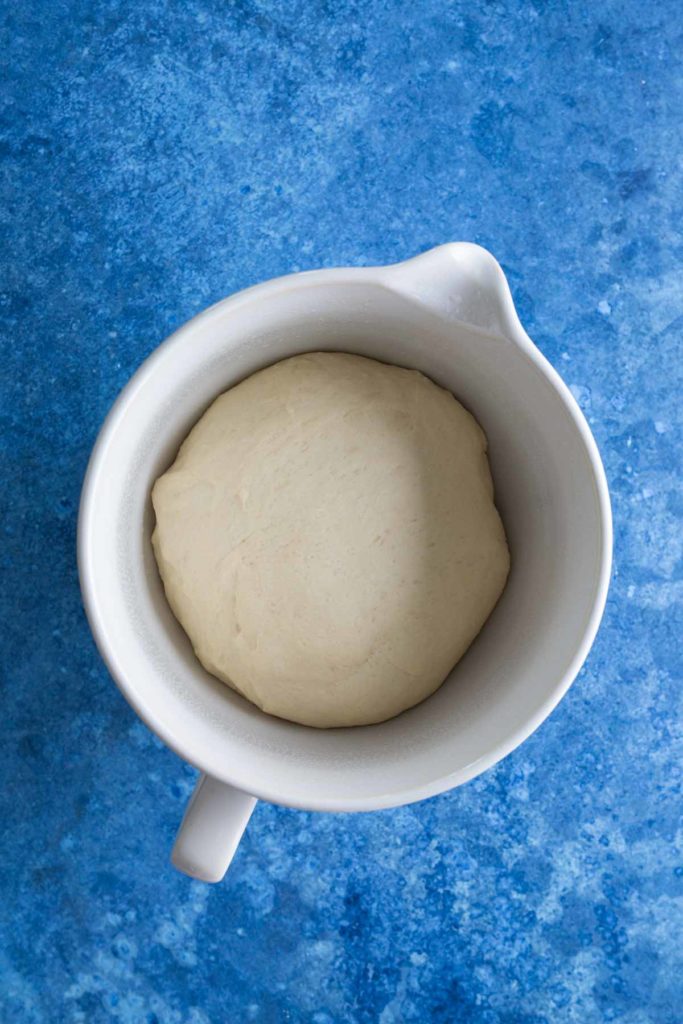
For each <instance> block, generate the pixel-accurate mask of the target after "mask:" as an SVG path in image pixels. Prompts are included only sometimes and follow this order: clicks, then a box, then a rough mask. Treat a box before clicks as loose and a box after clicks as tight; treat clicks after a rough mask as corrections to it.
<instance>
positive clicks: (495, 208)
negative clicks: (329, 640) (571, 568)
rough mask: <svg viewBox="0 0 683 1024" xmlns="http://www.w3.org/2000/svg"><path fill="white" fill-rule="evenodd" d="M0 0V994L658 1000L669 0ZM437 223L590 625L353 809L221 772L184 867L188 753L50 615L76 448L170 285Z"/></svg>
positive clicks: (283, 1015)
mask: <svg viewBox="0 0 683 1024" xmlns="http://www.w3.org/2000/svg"><path fill="white" fill-rule="evenodd" d="M2 7H3V11H4V14H2V24H3V28H2V53H3V57H4V58H5V63H6V67H7V75H8V85H5V88H4V90H3V96H2V110H3V113H2V121H1V124H0V154H1V157H2V164H1V174H2V178H1V182H2V184H1V186H0V187H1V189H2V206H1V212H0V218H1V220H0V224H1V226H0V232H1V237H2V278H3V284H2V310H1V312H2V324H3V337H4V347H3V357H2V363H1V364H0V374H1V380H2V392H3V398H2V408H1V416H2V447H1V451H2V459H3V463H4V473H5V474H6V479H5V481H4V482H3V488H2V498H3V506H4V513H3V535H2V552H1V558H2V569H3V576H2V585H1V588H0V607H1V613H2V634H3V636H2V662H3V676H2V717H1V719H0V722H1V725H0V728H1V729H2V734H3V738H2V746H1V753H0V757H1V761H2V764H1V773H2V783H3V784H2V792H1V793H0V812H1V815H2V830H1V832H2V835H1V839H0V854H1V861H0V862H1V864H2V876H1V881H0V891H1V894H2V900H1V903H0V927H1V935H0V975H1V978H0V1020H2V1022H3V1024H5V1022H8V1024H13V1022H15V1021H16V1022H19V1024H25V1022H26V1024H29V1022H40V1024H43V1022H49V1024H52V1022H62V1021H64V1022H74V1024H75V1022H85V1024H98V1022H100V1021H103V1022H109V1021H121V1022H125V1024H242V1022H246V1021H256V1022H266V1024H271V1022H272V1024H279V1022H281V1021H282V1022H297V1024H298V1022H306V1024H333V1022H334V1024H337V1022H344V1024H346V1022H349V1024H407V1022H418V1024H426V1022H432V1021H434V1022H446V1024H469V1022H482V1024H551V1022H552V1024H555V1022H565V1021H566V1022H576V1024H602V1022H604V1021H612V1020H613V1021H619V1022H622V1024H652V1022H656V1024H679V1022H681V1021H682V1020H683V982H682V981H681V978H682V977H683V963H682V962H681V948H680V946H681V935H682V934H683V912H682V902H681V901H682V899H683V867H681V857H680V847H678V848H677V846H676V833H677V828H679V827H680V824H681V821H680V816H681V755H682V753H683V744H682V742H681V731H680V728H681V718H680V712H679V710H678V709H677V703H678V702H679V700H680V668H681V654H680V641H681V619H682V617H683V616H682V614H681V600H682V593H683V579H682V576H683V573H682V555H683V533H682V531H681V511H682V509H683V496H682V495H681V490H680V477H678V478H677V472H679V471H680V467H681V462H680V455H681V440H682V424H681V404H680V398H681V395H680V386H681V366H682V361H683V360H682V349H681V337H682V334H683V283H682V279H681V273H680V271H681V262H682V257H683V239H682V236H681V214H682V201H683V190H682V180H681V166H682V164H681V158H682V147H681V116H680V115H681V109H683V90H682V88H681V53H682V52H683V50H682V46H683V40H682V30H683V18H682V16H681V13H680V10H681V9H680V5H679V3H678V2H676V0H663V2H660V3H654V4H643V3H641V2H639V0H619V2H612V0H607V2H601V3H582V2H579V3H573V2H571V0H566V2H562V0H557V2H552V0H549V2H547V3H544V2H542V0H533V2H530V3H526V2H523V0H496V2H489V3H486V4H476V3H475V4H472V3H471V2H469V3H466V2H464V0H455V2H446V0H425V2H421V3H401V2H398V0H371V2H367V3H366V2H354V0H297V2H292V3H281V2H277V0H240V2H237V0H235V2H219V0H185V2H182V3H181V2H178V0H176V2H171V0H169V2H164V0H148V2H145V0H141V2H134V0H129V2H114V0H100V2H97V3H95V2H83V0H81V2H79V0H51V2H49V3H47V2H43V0H22V3H20V4H13V3H9V2H6V3H4V4H3V5H2ZM450 239H469V240H473V241H477V242H480V243H482V244H483V245H485V246H487V247H488V248H490V249H491V250H492V251H493V252H494V253H495V254H496V255H497V256H498V258H499V259H500V260H501V262H502V263H503V265H504V267H505V269H506V271H507V273H508V274H509V277H510V281H511V284H512V288H513V292H514V296H515V300H516V302H517V304H518V307H519V310H520V314H521V317H522V320H523V321H524V323H525V325H526V326H527V328H528V330H529V333H530V334H531V336H532V337H533V338H534V339H535V341H536V342H537V343H538V344H539V345H540V347H541V348H542V349H543V351H544V352H545V354H546V355H547V356H548V357H549V358H550V359H551V360H552V362H553V363H554V364H555V366H556V367H558V369H559V370H560V372H561V373H562V374H563V376H564V378H565V380H566V381H567V382H568V383H569V384H570V385H571V387H572V390H573V392H574V394H575V395H576V397H577V398H578V400H579V402H580V403H581V405H582V407H583V409H584V411H585V412H586V415H587V416H588V419H589V421H590V423H591V425H592V427H593V430H594V432H595V434H596V437H597V439H598V443H599V445H600V447H601V449H602V452H603V455H604V458H605V462H606V468H607V473H608V476H609V480H610V484H611V489H612V497H613V504H614V514H615V520H616V524H615V525H616V551H615V555H616V560H615V571H614V579H613V585H612V590H611V595H610V599H609V603H608V607H607V613H606V617H605V621H604V624H603V627H602V631H601V633H600V635H599V638H598V641H597V643H596V645H595V648H594V650H593V653H592V654H591V657H590V659H589V661H588V663H587V665H586V667H585V669H584V670H583V672H582V673H581V675H580V677H579V679H578V680H577V682H576V684H575V686H574V687H573V689H572V691H571V692H570V694H569V696H568V697H567V699H566V700H565V701H564V702H563V703H562V705H561V706H560V708H559V709H558V710H557V711H556V712H555V714H554V715H553V716H552V718H551V719H550V720H549V721H548V722H547V723H546V724H545V725H544V726H543V727H542V728H541V730H540V731H539V732H538V733H537V734H536V735H535V736H534V737H533V738H532V739H531V740H530V741H529V742H528V743H527V744H525V745H524V746H523V747H522V748H521V749H519V750H517V751H516V752H515V753H514V754H513V755H512V756H511V757H509V758H508V759H507V760H506V761H504V762H503V763H502V764H501V765H499V766H498V767H497V768H496V769H494V770H492V771H490V772H488V773H487V774H486V775H485V776H484V777H482V778H480V779H478V780H476V781H475V782H472V783H470V784H469V785H467V786H465V787H464V788H462V789H460V790H458V791H456V792H453V793H450V794H448V795H445V796H442V797H439V798H437V799H433V800H430V801H428V802H426V803H424V804H421V805H418V806H414V807H410V808H405V809H400V810H396V811H388V812H384V813H378V814H372V815H367V816H343V815H340V816H316V815H310V814H302V813H296V812H293V811H287V810H282V809H279V808H276V807H271V806H266V805H261V806H259V807H258V809H257V810H256V813H255V815H254V818H253V819H252V823H251V825H250V827H249V829H248V832H247V835H246V837H245V840H244V842H243V844H242V846H241V848H240V851H239V853H238V855H237V858H236V861H235V862H234V865H233V867H232V869H231V871H230V874H229V877H228V878H227V880H226V881H225V883H224V884H222V885H219V886H216V887H209V886H206V885H203V884H200V883H196V882H190V881H189V880H188V879H186V878H184V877H182V876H180V875H178V874H175V873H174V872H173V871H172V870H171V868H170V867H169V866H168V864H167V855H168V851H169V846H170V843H171V840H172V836H173V833H174V830H175V827H176V824H177V822H178V819H179V817H180V815H181V812H182V808H183V805H184V803H185V801H186V798H187V796H188V793H189V792H190V789H191V787H192V782H193V777H194V776H193V771H192V770H191V769H189V768H188V767H186V766H184V765H183V764H181V763H180V762H179V761H178V760H177V759H176V758H175V757H174V756H173V755H172V754H171V753H169V752H168V751H166V750H164V749H162V747H161V746H160V744H159V743H158V742H157V741H156V740H155V739H154V737H152V736H151V735H150V734H149V733H148V732H147V730H146V729H145V728H144V727H143V726H142V725H141V724H140V723H139V722H138V721H136V719H135V717H134V715H133V713H132V711H130V710H129V708H128V707H127V705H126V704H125V703H124V701H123V698H122V697H120V696H119V694H118V691H117V690H116V689H115V687H114V686H113V684H112V683H111V681H110V679H109V677H108V675H107V673H106V671H105V669H104V667H103V665H102V664H101V662H100V660H99V658H98V656H97V654H96V652H95V649H94V646H93V643H92V641H91V639H90V636H89V633H88V629H87V626H86V623H85V619H84V616H83V613H82V611H81V605H80V600H79V593H78V585H77V578H76V568H75V559H74V540H75V520H76V509H77V502H78V495H79V488H80V484H81V479H82V475H83V471H84V469H85V465H86V460H87V456H88V451H89V448H90V446H91V444H92V442H93V440H94V438H95V435H96V432H97V430H98V427H99V425H100V423H101V421H102V419H103V417H104V415H105V413H106V411H107V408H108V406H109V405H110V403H111V402H112V400H113V398H114V397H115V395H116V393H117V392H118V390H119V388H120V387H121V385H122V384H123V383H124V382H125V381H126V379H127V378H128V377H129V375H130V374H131V373H132V372H133V370H134V369H135V368H136V367H137V366H138V364H139V363H140V361H141V360H142V359H143V357H144V356H146V355H147V353H149V352H150V351H151V350H152V349H153V348H154V346H155V345H157V344H158V342H159V341H161V340H162V339H163V338H164V336H165V335H167V334H168V333H169V332H170V331H172V330H173V328H174V327H176V326H177V325H178V324H180V323H181V322H183V321H184V320H186V319H187V318H188V317H190V316H191V315H193V314H194V313H196V312H197V311H199V310H200V309H202V307H204V306H206V305H207V304H209V303H211V302H214V301H216V300H217V299H219V298H221V297H222V296H224V295H226V294H228V293H230V292H232V291H234V290H235V289H238V288H241V287H243V286H244V285H248V284H251V283H253V282H256V281H259V280H262V279H265V278H268V277H271V276H273V275H276V274H282V273H285V272H288V271H291V270H295V269H298V268H309V267H317V266H333V265H335V264H369V263H376V262H384V261H392V260H396V259H400V258H401V257H406V256H409V255H411V254H413V253H415V252H417V251H419V250H422V249H425V248H427V247H428V246H431V245H434V244H435V243H438V242H442V241H446V240H450ZM679 835H680V833H679Z"/></svg>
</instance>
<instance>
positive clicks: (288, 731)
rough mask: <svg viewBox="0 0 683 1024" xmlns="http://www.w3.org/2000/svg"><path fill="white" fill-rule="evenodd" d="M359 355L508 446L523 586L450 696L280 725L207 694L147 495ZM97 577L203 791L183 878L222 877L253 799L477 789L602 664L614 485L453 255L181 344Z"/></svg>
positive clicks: (322, 287)
mask: <svg viewBox="0 0 683 1024" xmlns="http://www.w3.org/2000/svg"><path fill="white" fill-rule="evenodd" d="M325 349H327V350H343V351H348V352H355V353H359V354H361V355H365V356H371V357H373V358H375V359H380V360H383V361H384V362H389V363H396V364H398V365H400V366H407V367H412V368H415V369H418V370H421V371H422V372H423V373H425V374H426V375H427V376H429V377H431V378H432V380H434V381H436V382H437V383H438V384H441V385H442V386H443V387H445V388H448V389H449V390H451V391H452V392H453V393H454V394H455V395H456V396H457V397H458V398H459V399H460V400H461V401H462V402H463V404H464V405H465V406H466V407H467V408H469V409H470V410H471V411H472V412H473V413H474V415H475V416H476V418H477V419H478V420H479V422H480V423H481V424H482V426H483V427H484V430H485V431H486V433H487V435H488V439H489V446H490V459H491V466H492V471H493V477H494V482H495V488H496V502H497V504H498V507H499V509H500V512H501V516H502V518H503V521H504V523H505V528H506V531H507V535H508V539H509V542H510V548H511V553H512V571H511V574H510V578H509V581H508V584H507V587H506V589H505V591H504V593H503V596H502V598H501V600H500V602H499V604H498V606H497V607H496V609H495V611H494V613H493V615H492V616H491V618H490V619H489V621H488V623H487V624H486V626H485V627H484V629H483V630H482V632H481V634H480V636H479V637H478V639H477V640H476V641H475V643H474V644H473V646H472V647H471V648H470V650H469V651H468V653H467V654H466V655H465V657H464V658H463V659H462V660H461V661H460V662H459V664H458V665H457V666H456V668H455V669H454V670H453V672H452V673H451V676H450V677H449V679H448V680H447V681H446V682H445V683H444V685H443V686H442V687H441V688H440V689H439V690H438V691H437V692H436V693H435V694H434V695H433V696H432V697H430V698H429V699H428V700H427V701H425V702H424V703H422V704H420V705H418V706H417V707H415V708H413V709H411V710H409V711H407V712H405V713H403V714H402V715H400V716H399V717H398V718H395V719H392V720H391V721H389V722H384V723H382V724H381V725H374V726H366V727H363V728H352V729H336V730H329V731H328V730H323V731H320V730H316V729H312V728H308V727H306V726H301V725H294V724H292V723H289V722H285V721H282V720H281V719H277V718H273V717H270V716H268V715H266V714H264V713H263V712H261V711H259V710H258V709H257V708H256V707H254V706H253V705H251V704H250V703H248V702H247V701H245V700H244V699H243V698H241V697H239V696H238V695H237V694H236V693H234V692H233V691H232V690H230V689H229V688H228V687H226V686H225V685H223V684H222V683H220V682H218V681H217V680H216V679H214V678H213V677H212V676H210V675H208V674H207V673H206V672H205V671H204V670H203V668H202V667H201V665H200V664H199V662H198V661H197V659H196V658H195V656H194V654H193V652H192V650H191V647H190V644H189V642H188V639H187V637H186V636H185V634H184V632H183V631H182V629H181V628H180V627H179V625H178V624H177V622H176V620H175V619H174V617H173V615H172V614H171V612H170V610H169V607H168V605H167V603H166V600H165V597H164V593H163V589H162V586H161V582H160V579H159V576H158V573H157V569H156V564H155V561H154V556H153V554H152V549H151V544H150V534H151V529H152V525H153V513H152V509H151V504H150V497H149V495H150V488H151V486H152V483H153V482H154V480H155V479H156V478H157V476H159V474H160V473H162V472H163V470H164V469H166V467H167V466H168V465H169V464H170V462H171V461H172V460H173V458H174V456H175V454H176V451H177V449H178V446H179V444H180V442H181V441H182V439H183V438H184V437H185V436H186V434H187V433H188V431H189V429H190V427H191V426H192V425H193V424H194V423H195V421H196V420H197V419H198V418H199V416H200V415H201V414H202V412H203V411H204V409H205V408H206V407H207V405H208V404H209V403H210V402H211V401H212V400H213V399H214V398H215V397H216V395H217V394H219V393H220V392H221V391H224V390H225V389H226V388H229V387H231V386H232V385H233V384H236V383H237V382H238V381H240V380H242V379H243V378H244V377H246V376H248V375H249V374H251V373H253V372H254V371H255V370H258V369H260V368H261V367H264V366H268V365H269V364H271V363H274V362H276V361H277V360H279V359H283V358H285V357H286V356H291V355H294V354H295V353H298V352H303V351H310V350H325ZM78 551H79V568H80V574H81V582H82V590H83V597H84V602H85V606H86V610H87V613H88V617H89V620H90V624H91V627H92V630H93V633H94V636H95V639H96V641H97V644H98V646H99V649H100V651H101V653H102V656H103V658H104V660H105V661H106V663H107V665H108V667H109V670H110V671H111V674H112V675H113V677H114V679H115V680H116V682H117V683H118V685H119V687H120V688H121V690H122V692H123V694H124V696H125V697H126V698H127V699H128V701H129V702H130V703H131V704H132V706H133V707H134V708H135V710H136V711H137V712H138V714H139V715H140V716H141V717H142V719H143V720H144V721H145V722H146V723H147V725H148V726H149V727H150V728H151V729H153V730H154V732H156V733H157V735H158V736H160V737H161V739H163V740H164V741H165V742H166V743H167V744H168V745H169V746H170V747H171V748H172V749H173V750H175V751H176V753H178V754H179V755H180V756H181V757H183V758H185V759H186V760H188V761H190V762H191V763H192V764H194V765H196V766H197V767H198V768H200V769H201V770H202V772H204V773H206V776H207V777H206V778H203V779H202V780H201V784H200V788H199V791H198V792H197V791H196V792H195V797H194V798H193V802H192V803H191V806H190V808H189V810H188V813H187V814H186V818H185V822H184V826H183V829H182V831H181V835H180V838H179V840H178V842H177V844H176V848H175V853H174V862H175V863H176V864H177V866H179V867H181V869H183V870H186V871H187V872H188V873H191V874H195V875H196V876H197V877H202V878H205V879H207V880H215V879H217V878H219V877H221V876H222V874H223V872H224V871H225V868H226V867H227V864H228V862H229V859H230V857H231V855H232V851H233V850H234V848H235V846H236V844H237V842H238V841H239V836H240V835H241V831H242V829H243V828H244V824H245V823H246V821H247V819H248V817H249V814H250V812H251V808H252V807H253V802H254V800H253V798H254V797H260V798H262V799H264V800H269V801H273V802H276V803H281V804H286V805H288V806H291V807H301V808H307V809H311V810H320V811H356V810H372V809H375V808H380V807H390V806H393V805H396V804H404V803H409V802H411V801H415V800H420V799H422V798H424V797H428V796H431V795H433V794H435V793H439V792H442V791H443V790H447V789H450V788H451V787H453V786H457V785H460V784H461V783H463V782H466V781H467V780H468V779H471V778H472V777H473V776H475V775H478V774H479V773H480V772H482V771H484V770H485V769H486V768H489V767H490V766H491V765H492V764H494V763H495V762H496V761H498V760H500V758H502V757H504V756H505V755H506V754H508V753H509V752H510V751H511V750H513V749H514V748H515V747H516V746H517V745H518V744H519V743H521V742H522V741H523V740H524V739H526V737H527V736H528V735H529V734H530V733H531V732H533V730H534V729H536V728H537V727H538V726H539V725H540V724H541V722H542V721H543V719H544V718H545V717H546V716H547V715H548V714H549V713H550V712H551V711H552V709H553V708H554V707H555V705H556V704H557V702H558V701H559V700H560V698H561V697H562V695H563V694H564V693H565V692H566V690H567V688H568V687H569V685H570V684H571V682H572V680H573V679H574V677H575V676H576V674H577V672H578V670H579V668H580V667H581V664H582V663H583V661H584V659H585V657H586V655H587V654H588V651H589V648H590V646H591V643H592V641H593V638H594V637H595V633H596V631H597V628H598V624H599V621H600V617H601V615H602V611H603V607H604V603H605V597H606V593H607V586H608V581H609V574H610V564H611V517H610V506H609V495H608V491H607V485H606V482H605V475H604V471H603V468H602V464H601V461H600V456H599V454H598V451H597V448H596V445H595V442H594V440H593V437H592V435H591V433H590V430H589V428H588V425H587V423H586V421H585V419H584V417H583V415H582V413H581V411H580V410H579V408H578V406H577V405H576V403H575V401H574V399H573V398H572V396H571V394H570V392H569V391H568V390H567V388H566V387H565V385H564V384H563V383H562V381H561V380H560V378H559V377H558V375H557V373H556V372H555V371H554V370H553V368H552V367H551V366H550V365H549V363H548V362H547V361H546V360H545V359H544V357H543V356H542V355H541V353H540V352H539V351H538V349H537V348H536V347H535V346H534V345H533V343H532V342H531V340H530V339H529V338H528V336H527V335H526V333H525V332H524V329H523V328H522V326H521V324H520V322H519V320H518V318H517V315H516V313H515V310H514V307H513V304H512V299H511V296H510V291H509V288H508V285H507V281H506V280H505V277H504V275H503V273H502V271H501V269H500V267H499V265H498V264H497V263H496V261H495V260H494V259H493V257H492V256H491V255H490V254H489V253H488V252H486V250H484V249H481V248H479V247H478V246H475V245H470V244H468V243H457V244H455V243H454V244H449V245H444V246H440V247H439V248H437V249H433V250H431V251H430V252H427V253H425V254H423V255H421V256H418V257H416V258H415V259H412V260H409V261H407V262H405V263H400V264H397V265H395V266H391V267H378V268H369V269H339V270H321V271H315V272H313V273H305V274H294V275H292V276H290V277H285V278H280V279H278V280H275V281H270V282H267V283H266V284H262V285H259V286H257V287H255V288H250V289H248V290H247V291H244V292H240V293H239V294H237V295H234V296H232V297H231V298H229V299H226V300H224V301H223V302H220V303H218V304H217V305H216V306H213V307H211V308H210V309H208V310H206V312H204V313H202V314H200V315H199V316H197V317H195V318H194V319H193V320H191V321H190V322H189V323H187V324H186V325H185V326H184V327H182V328H180V330H178V331H176V333H175V334H174V335H172V337H171V338H169V339H168V340H167V341H166V342H165V343H164V344H163V345H161V346H160V347H159V348H158V349H157V350H156V351H155V352H154V354H153V355H152V356H150V358H149V359H147V360H146V362H145V363H144V364H143V365H142V367H141V368H140V369H139V370H138V372H137V373H136V374H135V376H134V377H133V378H132V380H131V381H130V383H129V384H128V385H127V386H126V388H125V389H124V390H123V392H122V393H121V395H120V396H119V398H118V399H117V401H116V403H115V405H114V407H113V409H112V410H111V412H110V414H109V416H108V418H107V420H106V422H105V424H104V426H103V428H102V431H101V433H100V436H99V438H98V440H97V443H96V445H95V449H94V451H93V454H92V458H91V460H90V465H89V467H88V471H87V475H86V479H85V484H84V488H83V496H82V502H81V511H80V520H79V538H78Z"/></svg>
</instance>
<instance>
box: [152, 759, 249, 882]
mask: <svg viewBox="0 0 683 1024" xmlns="http://www.w3.org/2000/svg"><path fill="white" fill-rule="evenodd" d="M255 804H256V798H255V797H253V796H250V795H249V794H248V793H243V792H242V790H241V789H234V788H233V787H232V786H228V785H226V784H225V783H224V782H219V781H218V779H213V778H211V776H210V775H202V776H201V777H200V779H199V781H198V783H197V785H196V786H195V790H194V793H193V794H192V796H191V797H190V802H189V804H188V805H187V809H186V810H185V815H184V817H183V820H182V822H181V825H180V829H179V830H178V835H177V836H176V841H175V844H174V846H173V852H172V853H171V863H172V864H173V866H174V867H176V868H177V869H178V870H179V871H182V872H184V873H185V874H186V875H190V877H191V878H198V879H200V881H202V882H220V880H221V879H222V877H223V875H224V874H225V872H226V871H227V870H228V866H229V864H230V861H231V860H232V858H233V857H234V855H235V850H236V849H237V847H238V845H239V841H240V839H241V838H242V833H243V832H244V830H245V828H246V827H247V822H248V821H249V818H250V817H251V812H252V811H253V810H254V806H255Z"/></svg>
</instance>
